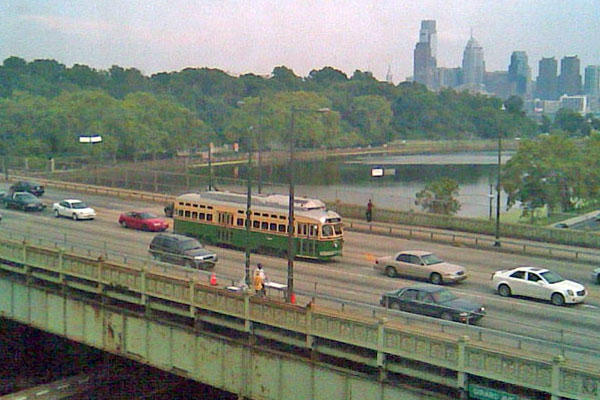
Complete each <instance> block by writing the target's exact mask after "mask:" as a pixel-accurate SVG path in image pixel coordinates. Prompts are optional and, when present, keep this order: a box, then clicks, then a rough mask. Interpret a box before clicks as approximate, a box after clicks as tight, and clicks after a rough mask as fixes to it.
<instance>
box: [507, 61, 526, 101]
mask: <svg viewBox="0 0 600 400" xmlns="http://www.w3.org/2000/svg"><path fill="white" fill-rule="evenodd" d="M508 81H509V82H510V85H511V93H512V94H516V95H518V96H522V97H528V96H529V95H530V94H531V68H529V63H528V61H527V53H525V52H524V51H513V53H512V55H511V56H510V65H509V66H508Z"/></svg>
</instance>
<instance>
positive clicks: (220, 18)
mask: <svg viewBox="0 0 600 400" xmlns="http://www.w3.org/2000/svg"><path fill="white" fill-rule="evenodd" d="M422 19H434V20H436V21H437V31H438V66H444V67H455V66H459V65H460V64H461V62H462V52H463V50H464V47H465V44H466V42H467V40H468V39H469V32H470V30H471V28H472V29H473V36H474V37H475V39H477V41H478V42H479V43H480V44H481V46H482V47H483V50H484V54H485V62H486V70H488V71H495V70H506V69H507V67H508V64H509V62H510V55H511V53H512V51H514V50H524V51H526V52H527V55H528V56H529V65H530V66H531V67H532V70H533V72H534V78H535V76H537V67H538V61H539V59H540V58H541V57H542V56H544V57H551V56H555V57H556V58H557V59H560V58H562V57H563V56H565V55H578V56H579V58H580V59H581V66H582V74H583V68H584V67H585V66H586V65H591V64H593V65H599V64H600V0H460V1H454V0H370V1H368V0H346V1H337V0H97V1H91V0H0V59H1V60H4V59H6V58H7V57H9V56H12V55H15V56H19V57H22V58H25V59H26V60H27V61H32V60H34V59H39V58H50V59H55V60H57V61H59V62H61V63H64V64H66V65H67V66H72V65H73V64H75V63H79V64H86V65H89V66H91V67H93V68H98V69H108V68H110V66H111V65H113V64H117V65H120V66H123V67H136V68H138V69H140V70H141V71H142V72H143V73H144V74H148V75H149V74H152V73H155V72H160V71H178V70H181V69H183V68H185V67H212V68H218V69H221V70H224V71H227V72H229V73H231V74H243V73H248V72H252V73H257V74H268V73H270V72H271V71H272V70H273V68H274V67H276V66H278V65H285V66H287V67H289V68H291V69H293V70H294V72H295V73H296V74H297V75H299V76H306V75H308V73H309V72H310V71H311V70H313V69H321V68H322V67H325V66H331V67H334V68H337V69H340V70H342V71H344V72H345V73H347V74H348V75H351V74H352V72H353V71H354V70H356V69H360V70H363V71H365V70H368V71H372V72H373V74H374V75H375V76H376V77H377V78H378V79H384V78H385V75H386V72H387V70H388V66H391V70H392V74H393V76H394V82H396V83H398V82H400V81H403V80H404V79H405V78H406V77H407V76H410V75H412V55H413V49H414V46H415V43H416V42H417V39H418V32H419V27H420V21H421V20H422Z"/></svg>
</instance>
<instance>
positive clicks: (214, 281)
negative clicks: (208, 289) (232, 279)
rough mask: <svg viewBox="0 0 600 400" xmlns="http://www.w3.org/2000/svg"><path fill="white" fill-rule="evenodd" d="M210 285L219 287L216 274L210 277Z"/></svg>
mask: <svg viewBox="0 0 600 400" xmlns="http://www.w3.org/2000/svg"><path fill="white" fill-rule="evenodd" d="M210 285H211V286H217V275H215V273H214V272H213V273H212V274H211V275H210Z"/></svg>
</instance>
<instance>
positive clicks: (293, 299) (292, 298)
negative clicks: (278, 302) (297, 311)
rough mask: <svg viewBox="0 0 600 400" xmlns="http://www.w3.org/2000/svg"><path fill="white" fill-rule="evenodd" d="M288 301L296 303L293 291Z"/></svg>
mask: <svg viewBox="0 0 600 400" xmlns="http://www.w3.org/2000/svg"><path fill="white" fill-rule="evenodd" d="M290 303H292V304H296V294H295V293H294V292H292V294H291V295H290Z"/></svg>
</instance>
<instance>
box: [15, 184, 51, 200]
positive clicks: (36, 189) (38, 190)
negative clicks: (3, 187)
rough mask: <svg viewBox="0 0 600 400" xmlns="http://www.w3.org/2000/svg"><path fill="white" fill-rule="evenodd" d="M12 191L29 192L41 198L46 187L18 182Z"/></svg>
mask: <svg viewBox="0 0 600 400" xmlns="http://www.w3.org/2000/svg"><path fill="white" fill-rule="evenodd" d="M10 191H11V192H29V193H31V194H33V195H35V196H38V197H40V196H41V195H43V194H44V186H42V185H40V184H38V183H34V182H29V181H18V182H15V183H14V184H13V185H12V186H11V187H10Z"/></svg>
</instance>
